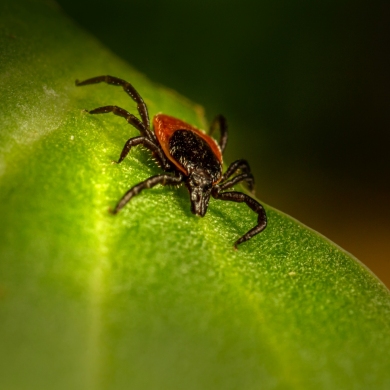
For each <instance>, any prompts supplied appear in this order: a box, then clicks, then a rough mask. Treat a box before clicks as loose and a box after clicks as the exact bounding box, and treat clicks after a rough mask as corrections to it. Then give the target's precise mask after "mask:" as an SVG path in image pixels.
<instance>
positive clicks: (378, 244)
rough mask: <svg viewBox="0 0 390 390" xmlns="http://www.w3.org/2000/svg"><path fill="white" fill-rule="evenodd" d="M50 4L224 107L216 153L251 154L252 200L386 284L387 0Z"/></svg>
mask: <svg viewBox="0 0 390 390" xmlns="http://www.w3.org/2000/svg"><path fill="white" fill-rule="evenodd" d="M59 3H60V4H61V6H62V7H63V8H64V10H65V11H66V12H67V13H68V14H69V15H70V16H71V17H72V18H73V19H75V20H76V21H77V22H78V23H79V24H80V25H82V26H84V28H86V29H88V30H89V31H90V32H92V33H93V34H94V35H95V36H97V37H98V38H99V39H100V40H101V41H102V42H103V43H105V44H106V45H107V46H108V47H110V48H111V49H112V50H113V51H114V52H115V53H117V54H118V55H119V56H121V57H122V58H124V59H126V60H127V61H128V62H129V63H131V64H132V65H133V66H135V67H136V68H138V69H139V70H140V71H142V72H143V73H145V74H146V75H148V76H149V77H150V78H151V79H152V80H154V81H157V82H159V83H161V84H165V85H167V86H169V87H170V88H173V89H176V90H177V91H179V92H180V93H182V94H183V95H185V96H187V97H189V98H191V99H192V100H194V101H196V102H198V103H200V104H202V105H203V106H205V108H206V110H207V115H208V119H209V120H211V119H212V118H213V116H214V115H215V114H218V113H222V114H224V115H225V116H226V117H227V119H228V121H229V128H230V139H229V143H228V147H227V152H226V155H225V156H226V161H227V162H231V161H232V160H233V159H237V158H242V157H245V158H246V159H248V160H249V161H250V163H251V165H252V169H253V171H254V174H255V177H256V181H257V194H258V196H259V198H260V199H261V200H262V201H264V202H265V203H268V204H270V205H272V206H274V207H276V208H278V209H280V210H282V211H284V212H286V213H287V214H290V215H291V216H293V217H295V218H297V219H298V220H300V221H302V222H303V223H305V224H306V225H308V226H310V227H311V228H313V229H315V230H318V231H319V232H321V233H322V234H324V235H325V236H327V237H328V238H330V239H331V240H332V241H334V242H335V243H337V244H338V245H340V246H341V247H343V248H344V249H346V250H347V251H349V252H351V253H352V254H353V255H355V256H356V257H357V258H359V259H360V260H361V261H362V262H363V263H365V264H366V265H367V266H368V267H369V268H370V269H371V270H372V271H373V272H374V273H375V274H376V275H378V276H379V278H380V279H381V280H382V281H383V282H385V283H386V284H387V286H388V287H390V272H389V271H390V207H389V206H390V201H389V199H390V180H389V174H390V153H389V147H390V61H389V53H390V50H389V48H390V23H389V21H388V17H389V15H390V3H389V2H384V1H377V0H374V1H372V2H368V1H359V0H357V1H353V0H347V1H339V0H325V1H322V2H313V1H312V0H300V1H291V0H281V1H268V2H259V1H257V0H231V1H229V2H227V1H222V0H218V1H217V0H214V1H213V0H207V1H206V0H199V1H196V2H186V1H179V0H170V1H169V0H166V1H157V0H156V1H153V2H152V1H149V2H148V1H146V0H142V1H124V0H122V1H120V0H111V1H110V2H107V1H102V2H99V1H96V0H79V1H74V0H66V1H65V0H61V1H59ZM130 81H131V80H130Z"/></svg>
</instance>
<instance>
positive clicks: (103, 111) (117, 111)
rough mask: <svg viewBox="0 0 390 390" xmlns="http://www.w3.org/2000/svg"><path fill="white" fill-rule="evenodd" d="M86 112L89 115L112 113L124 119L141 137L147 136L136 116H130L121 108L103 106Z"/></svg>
mask: <svg viewBox="0 0 390 390" xmlns="http://www.w3.org/2000/svg"><path fill="white" fill-rule="evenodd" d="M88 112H89V113H90V114H107V113H109V112H112V113H113V114H114V115H118V116H121V117H123V118H125V119H126V120H127V122H128V123H130V124H131V125H133V126H134V127H135V128H136V129H137V130H139V131H140V133H141V134H142V135H144V136H147V134H146V129H145V126H144V124H143V123H142V122H141V121H140V120H139V119H138V118H137V117H136V116H134V115H133V114H130V113H129V112H127V111H126V110H125V109H123V108H120V107H118V106H104V107H98V108H95V109H94V110H90V111H88Z"/></svg>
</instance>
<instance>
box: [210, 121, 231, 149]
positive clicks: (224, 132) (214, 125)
mask: <svg viewBox="0 0 390 390" xmlns="http://www.w3.org/2000/svg"><path fill="white" fill-rule="evenodd" d="M217 127H219V131H220V133H221V138H220V139H219V147H220V148H221V151H222V153H223V151H224V150H225V147H226V144H227V140H228V131H227V123H226V119H225V117H223V116H222V115H217V116H216V117H215V118H214V120H213V123H212V124H211V126H210V131H209V134H210V135H211V134H213V132H214V131H215V129H216V128H217Z"/></svg>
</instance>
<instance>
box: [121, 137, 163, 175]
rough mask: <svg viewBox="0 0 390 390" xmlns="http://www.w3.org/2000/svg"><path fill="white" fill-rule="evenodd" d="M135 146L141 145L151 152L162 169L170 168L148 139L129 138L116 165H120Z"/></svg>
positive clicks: (161, 153) (160, 152)
mask: <svg viewBox="0 0 390 390" xmlns="http://www.w3.org/2000/svg"><path fill="white" fill-rule="evenodd" d="M137 145H143V146H145V147H146V148H148V149H149V150H151V151H152V152H153V153H154V155H155V157H156V158H157V160H158V162H159V164H160V165H161V167H162V168H163V169H166V170H167V169H169V168H171V164H170V163H169V161H168V159H167V158H166V157H165V155H164V154H163V152H162V151H161V149H160V148H159V147H158V146H157V145H156V144H155V143H154V142H152V141H151V140H150V139H148V138H146V137H134V138H130V139H129V140H128V141H127V142H126V143H125V146H124V147H123V150H122V153H121V155H120V157H119V160H118V161H117V164H120V163H121V162H122V161H123V160H124V158H125V157H126V156H127V155H128V154H129V152H130V149H131V148H132V147H133V146H137Z"/></svg>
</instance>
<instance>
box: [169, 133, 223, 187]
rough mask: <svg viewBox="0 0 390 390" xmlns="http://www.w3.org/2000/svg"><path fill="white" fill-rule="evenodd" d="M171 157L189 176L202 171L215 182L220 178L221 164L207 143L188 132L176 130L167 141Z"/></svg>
mask: <svg viewBox="0 0 390 390" xmlns="http://www.w3.org/2000/svg"><path fill="white" fill-rule="evenodd" d="M169 151H170V153H171V156H172V157H173V158H174V159H175V160H176V161H177V162H178V163H179V164H180V165H181V166H182V167H183V168H184V169H185V170H186V171H187V172H188V174H190V173H191V172H193V171H194V170H204V171H206V172H207V173H208V174H209V175H210V176H211V178H212V181H213V182H215V181H217V180H218V179H219V177H220V176H221V168H222V167H221V164H220V162H219V161H218V159H217V157H216V156H215V154H214V153H213V151H212V150H211V148H210V146H209V145H208V144H207V142H206V141H205V140H204V139H203V138H201V137H199V136H198V135H197V134H195V133H194V132H192V131H189V130H177V131H175V132H174V133H173V135H172V137H171V139H170V140H169Z"/></svg>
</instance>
